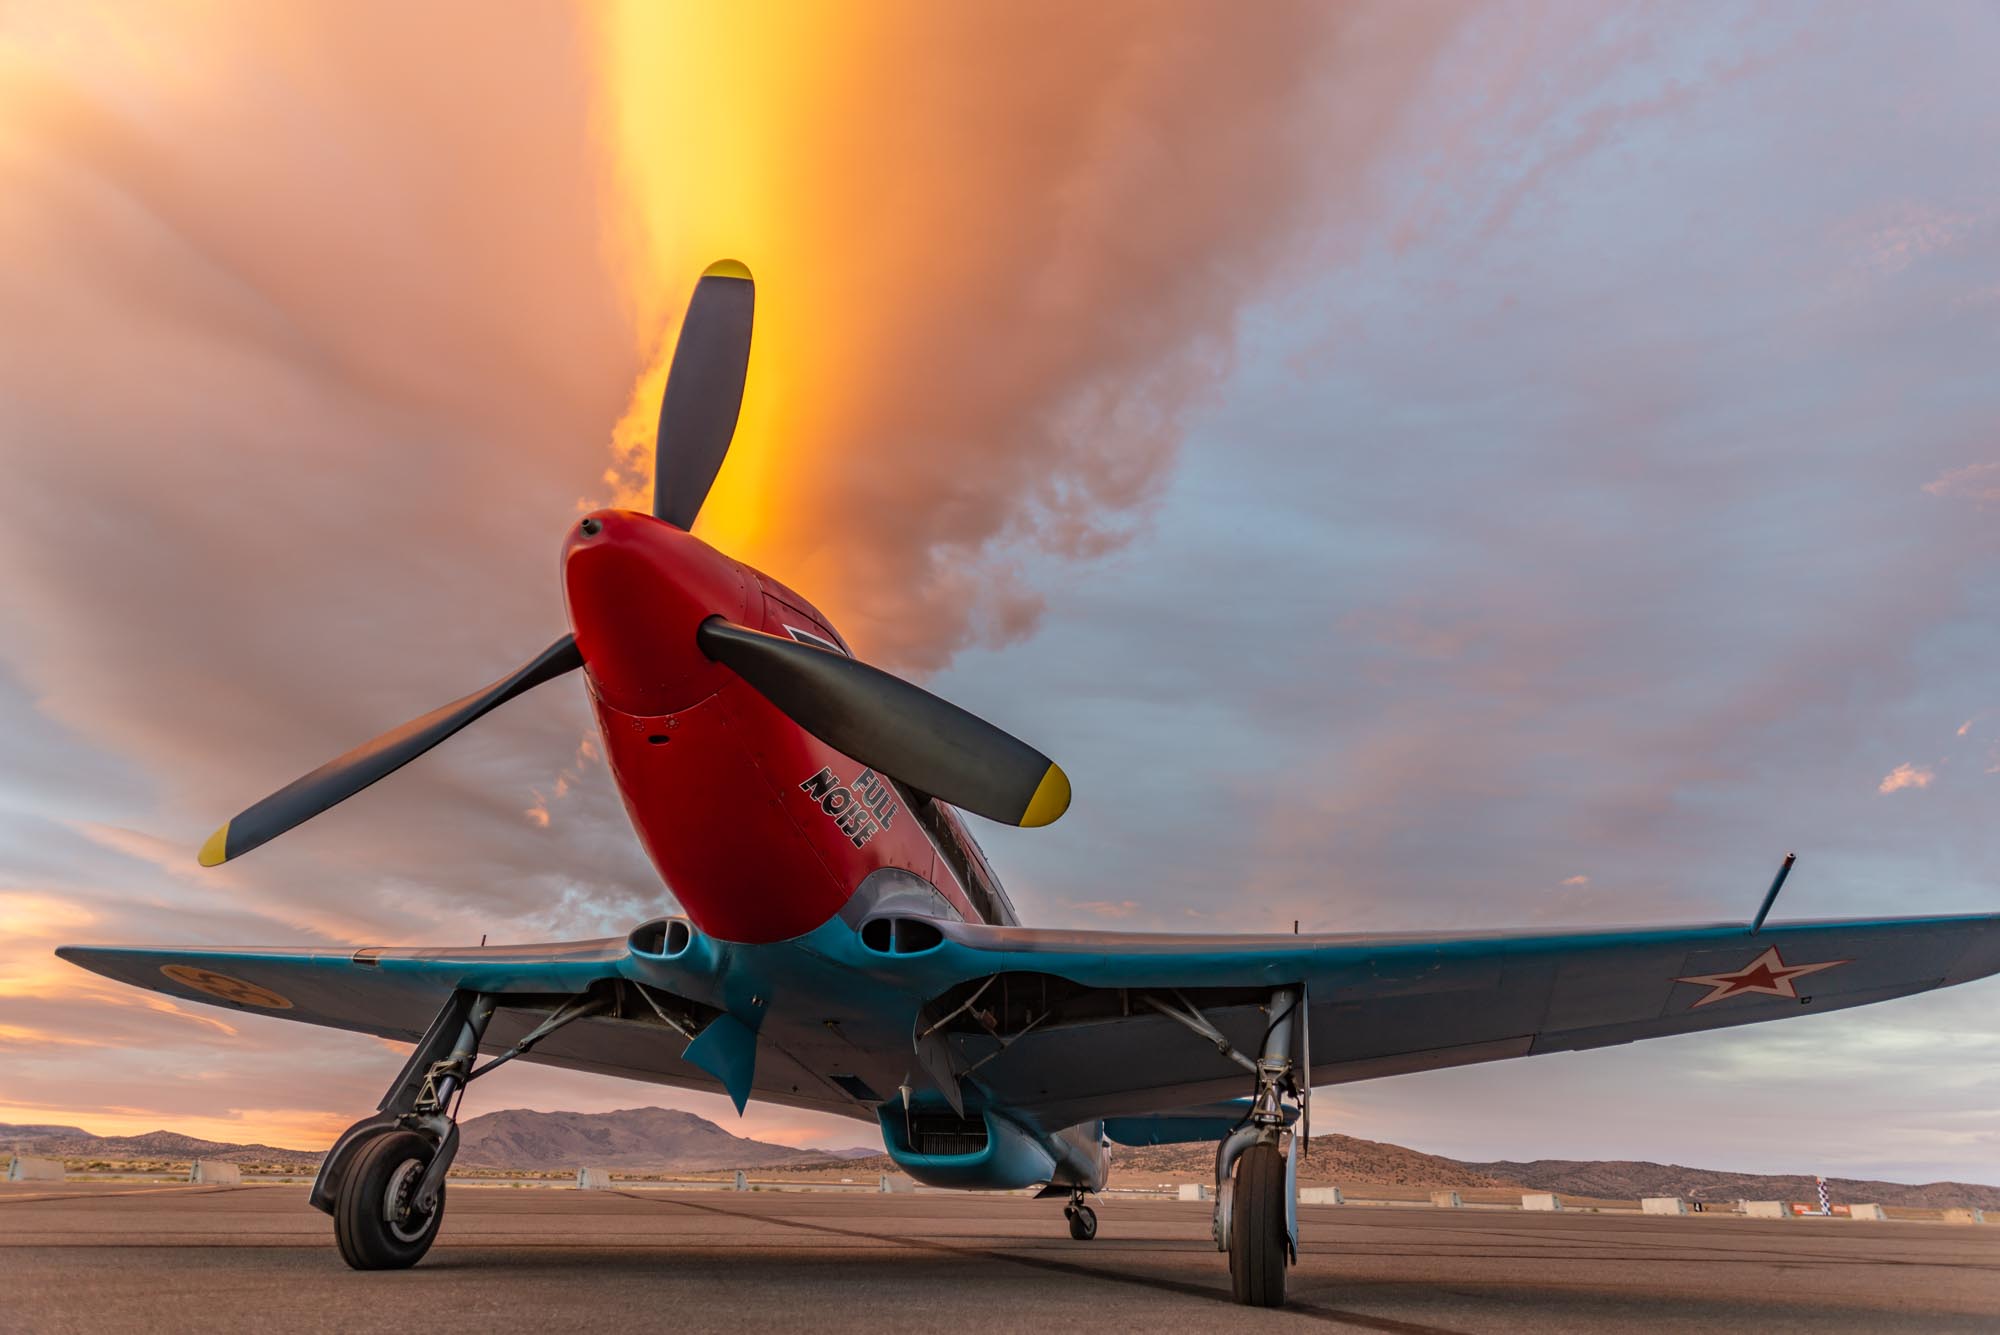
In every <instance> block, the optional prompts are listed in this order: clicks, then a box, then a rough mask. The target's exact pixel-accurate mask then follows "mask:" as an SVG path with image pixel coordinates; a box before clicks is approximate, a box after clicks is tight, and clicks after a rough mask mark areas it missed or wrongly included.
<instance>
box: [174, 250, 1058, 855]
mask: <svg viewBox="0 0 2000 1335" xmlns="http://www.w3.org/2000/svg"><path fill="white" fill-rule="evenodd" d="M755 310H756V285H755V283H754V281H753V280H752V279H751V277H750V270H749V269H748V268H746V267H744V265H743V264H741V263H740V262H738V261H736V260H721V261H718V262H716V263H714V264H711V265H710V266H708V268H707V269H706V270H704V271H703V272H702V275H701V278H700V280H699V281H698V282H697V283H696V284H695V289H694V296H693V297H692V298H690V299H689V301H688V309H687V317H686V319H685V320H683V321H682V324H681V333H680V340H679V342H678V343H677V344H676V345H675V348H674V359H673V364H672V366H671V368H670V369H669V371H668V373H667V387H666V392H665V393H664V394H663V395H662V396H661V400H660V429H659V438H658V440H657V442H656V443H655V447H654V448H655V470H654V485H653V514H654V516H655V517H656V518H659V519H663V520H665V521H666V522H667V523H670V524H673V525H674V526H676V527H677V528H680V529H683V530H685V529H689V528H692V527H693V526H694V521H695V517H696V516H697V515H699V514H700V513H701V507H702V503H703V502H704V501H705V500H707V499H708V492H709V488H710V487H712V486H713V485H714V483H715V477H716V474H717V473H718V472H720V471H721V469H722V462H723V459H724V458H725V457H726V456H727V455H728V453H729V442H730V439H731V438H732V437H733V436H734V435H735V433H736V418H737V414H738V413H739V411H740V410H741V408H742V405H743V383H744V377H745V375H746V373H747V372H748V369H749V364H750V332H751V325H752V321H753V316H754V314H755ZM696 640H697V642H698V644H699V646H700V648H701V650H702V651H703V652H704V653H706V654H707V655H708V656H709V657H710V658H712V659H715V660H716V661H718V662H721V663H724V664H726V665H727V666H728V667H730V668H731V669H733V670H734V671H735V672H736V673H737V674H738V675H739V676H741V677H742V678H743V679H744V680H745V681H746V682H747V683H749V685H750V686H751V687H752V688H753V689H755V690H756V691H758V692H759V693H761V694H762V695H763V696H764V697H765V698H766V699H768V700H770V702H771V703H772V704H773V705H775V706H776V707H777V708H778V709H779V710H780V711H782V712H783V713H784V714H785V715H786V716H787V717H789V718H790V719H791V720H792V721H793V722H795V723H797V724H798V725H799V726H800V727H801V728H803V729H805V730H806V731H807V732H809V733H811V734H812V735H813V736H815V737H817V738H819V739H820V740H821V741H823V742H825V743H826V744H827V745H829V746H831V747H833V748H834V749H835V750H838V751H841V752H843V753H844V754H846V755H849V756H852V757H853V758H854V759H856V760H858V761H860V762H861V763H863V764H865V765H867V766H869V767H870V768H871V769H875V770H879V771H880V772H882V773H883V774H887V775H890V776H892V777H894V778H896V779H898V780H900V781H902V782H904V783H907V784H909V785H910V786H911V787H913V788H916V789H918V790H920V791H922V792H925V793H928V794H930V795H931V796H933V797H936V798H939V799H941V800H943V801H946V802H949V803H951V804H952V805H954V806H959V807H963V808H964V809H965V810H967V811H974V812H977V813H979V814H980V815H982V816H986V817H988V818H990V819H992V820H997V821H1004V822H1006V823H1008V824H1012V825H1046V824H1048V823H1049V822H1050V821H1053V820H1054V819H1056V817H1058V816H1060V815H1062V814H1063V812H1064V811H1065V810H1066V809H1067V808H1068V807H1069V800H1070V786H1069V779H1068V777H1067V776H1066V775H1065V774H1064V773H1063V772H1062V770H1061V769H1060V768H1058V767H1057V766H1056V765H1055V764H1054V763H1053V762H1051V761H1050V760H1049V758H1048V757H1047V756H1045V755H1043V754H1042V753H1041V752H1039V751H1037V750H1035V749H1034V748H1033V747H1031V746H1029V745H1028V744H1027V743H1026V742H1023V741H1021V740H1019V739H1018V738H1016V737H1014V736H1012V735H1011V734H1009V733H1006V732H1003V731H1002V730H1001V729H999V728H996V727H994V726H993V725H992V724H990V723H988V722H986V721H985V720H983V719H980V718H978V717H976V716H974V715H972V714H969V713H967V712H966V711H965V710H963V709H960V708H959V707H958V706H956V705H953V704H949V703H947V702H946V701H944V700H940V699H939V698H938V697H937V696H935V695H932V694H931V693H930V692H929V691H926V690H924V689H923V688H922V687H919V686H915V685H912V684H911V683H909V682H907V681H904V680H903V679H902V678H900V677H896V676H894V675H892V674H890V673H887V672H884V671H882V670H881V669H880V668H875V667H870V666H869V665H868V664H866V663H862V662H859V661H857V660H855V659H852V658H849V657H847V656H846V655H844V654H840V653H836V652H834V651H831V650H828V649H821V648H818V647H815V646H813V645H808V644H801V643H799V642H798V641H796V640H791V639H786V638H783V637H780V636H776V635H767V634H765V633H764V632H762V631H757V630H751V629H749V628H747V627H744V626H739V625H736V624H734V623H733V622H730V621H728V620H726V619H724V618H721V617H711V618H710V619H709V620H708V621H707V622H705V623H703V624H702V626H701V628H700V629H699V630H698V631H697V632H696ZM583 665H584V661H583V655H582V653H581V652H580V651H579V650H578V649H577V645H576V638H575V636H573V635H565V636H563V637H562V638H561V639H560V640H557V641H556V642H555V643H554V644H552V645H550V646H549V647H548V648H547V649H544V650H543V651H542V652H541V653H540V654H538V655H537V656H536V657H535V658H533V659H531V660H530V661H529V662H527V663H525V664H523V665H522V666H521V667H520V668H519V669H517V670H516V671H514V672H513V673H511V674H510V675H508V676H506V677H503V678H501V679H500V680H499V681H496V682H494V683H493V684H492V685H490V686H488V687H486V688H485V689H483V690H478V691H474V692H473V693H472V694H471V695H468V696H466V697H464V698H463V699H460V700H454V701H453V702H452V703H450V704H448V705H445V706H444V707H442V708H440V709H434V710H432V711H431V712H430V713H428V714H425V715H423V716H421V717H419V718H414V719H411V720H410V721H409V722H408V723H405V724H403V725H402V726H401V727H399V728H395V729H393V730H391V731H389V732H385V733H383V734H382V735H381V736H380V737H377V738H375V739H374V740H373V741H370V742H367V743H364V744H363V745H361V746H358V747H356V748H355V749H354V750H352V751H349V752H348V753H347V754H346V755H344V756H341V757H339V758H338V759H336V760H331V761H328V762H327V763H326V764H324V765H322V766H320V767H319V768H318V769H316V770H314V771H313V772H312V773H310V774H307V775H305V776H304V777H302V778H299V779H297V780H294V781H293V782H292V783H289V784H287V785H286V786H285V787H283V788H280V789H279V790H278V791H277V792H275V793H272V794H271V795H270V796H269V797H266V798H265V799H263V800H262V801H261V802H258V803H256V804H254V805H252V806H250V807H248V808H246V809H245V810H244V811H242V812H241V813H239V814H238V815H236V816H235V817H234V818H232V819H231V820H229V821H227V822H225V823H224V824H223V826H222V828H221V829H219V830H217V831H216V832H215V833H214V834H212V835H210V836H209V838H208V841H207V842H206V843H204V844H203V845H202V846H201V855H200V858H201V865H202V866H204V867H213V866H217V865H219V864H221V863H224V862H227V861H229V860H230V859H231V858H236V857H241V856H242V855H243V854H245V853H247V852H249V851H250V850H251V849H253V848H257V847H259V846H260V845H262V844H265V843H268V842H269V841H270V840H272V839H275V838H277V837H278V836H279V835H281V834H283V833H284V832H285V831H287V830H289V829H291V828H292V827H294V826H296V825H300V824H303V823H304V822H306V821H308V820H311V819H312V818H313V817H314V816H317V815H319V814H320V813H321V812H322V811H325V810H326V809H327V808H329V807H332V806H334V805H336V804H338V803H340V802H344V801H346V800H347V799H348V798H350V797H352V796H354V795H355V794H356V793H358V792H360V791H361V790H362V789H364V788H366V787H368V785H370V784H372V783H375V782H376V781H378V780H380V779H384V778H387V777H388V776H389V775H391V774H393V773H395V772H396V771H397V770H399V769H401V768H402V767H403V766H405V765H407V764H409V763H410V762H411V761H412V760H415V759H416V758H417V757H418V756H420V755H422V754H423V753H424V752H426V751H428V750H430V749H431V748H432V747H434V746H436V745H437V744H438V743H440V742H442V741H444V740H445V739H446V738H447V737H450V736H451V735H452V734H453V733H455V732H457V731H458V730H459V729H461V728H463V727H465V726H466V725H467V724H469V723H471V722H473V721H474V720H476V719H478V718H481V717H483V716H484V715H486V714H488V713H491V712H492V711H493V710H495V709H497V708H499V707H500V706H501V705H503V704H505V703H507V702H508V701H509V700H512V699H513V698H514V697H516V696H518V695H522V694H525V693H526V692H528V691H531V690H533V689H534V688H535V687H537V686H540V685H542V684H543V683H544V682H548V681H553V680H554V679H556V678H557V677H560V676H563V675H564V674H566V673H570V672H574V671H576V670H577V669H578V668H580V667H582V666H583Z"/></svg>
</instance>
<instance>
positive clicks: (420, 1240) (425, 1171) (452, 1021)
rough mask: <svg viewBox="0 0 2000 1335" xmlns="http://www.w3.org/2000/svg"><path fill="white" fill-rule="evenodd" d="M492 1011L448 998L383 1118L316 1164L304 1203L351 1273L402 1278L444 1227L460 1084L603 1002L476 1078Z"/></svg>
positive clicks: (575, 1007)
mask: <svg viewBox="0 0 2000 1335" xmlns="http://www.w3.org/2000/svg"><path fill="white" fill-rule="evenodd" d="M498 1004H499V1003H498V1000H497V999H496V998H495V997H492V996H487V995H482V994H480V993H476V992H454V993H452V994H451V999H450V1000H449V1001H447V1002H445V1004H444V1009H442V1010H440V1011H439V1012H438V1014H437V1018H436V1019H435V1020H432V1021H431V1026H430V1028H429V1029H428V1030H426V1031H425V1032H424V1036H423V1038H422V1039H421V1040H419V1041H418V1043H417V1049H416V1051H415V1052H412V1053H411V1054H410V1059H409V1061H407V1062H405V1063H404V1065H403V1070H402V1072H401V1074H399V1075H398V1076H397V1077H396V1081H395V1083H394V1084H392V1085H390V1086H389V1092H388V1093H387V1094H384V1095H383V1096H382V1102H381V1103H380V1104H379V1105H377V1106H378V1107H379V1109H380V1111H379V1112H377V1113H376V1115H375V1116H373V1117H368V1118H364V1119H362V1120H361V1121H359V1122H356V1123H355V1124H354V1125H353V1126H350V1127H348V1128H347V1130H346V1131H344V1132H342V1133H341V1137H340V1139H339V1140H337V1141H335V1142H334V1144H333V1148H332V1149H331V1150H329V1151H327V1155H326V1158H325V1159H324V1160H323V1161H322V1162H321V1163H320V1167H319V1177H318V1178H316V1179H315V1180H314V1181H313V1189H312V1195H311V1197H310V1200H311V1201H312V1204H313V1206H314V1207H315V1208H316V1209H320V1210H324V1211H326V1213H328V1214H330V1215H332V1216H333V1237H334V1241H335V1242H336V1243H338V1244H339V1246H340V1255H341V1259H342V1260H344V1261H346V1262H347V1264H349V1265H350V1266H353V1267H354V1268H355V1269H356V1270H406V1269H408V1268H409V1267H410V1266H413V1265H415V1264H416V1263H417V1262H418V1261H420V1260H422V1259H423V1257H424V1253H425V1252H427V1251H429V1250H430V1249H431V1243H432V1242H433V1241H435V1240H436V1238H437V1231H438V1224H439V1222H440V1221H442V1220H443V1218H444V1180H445V1174H446V1173H447V1172H449V1171H450V1169H451V1161H452V1158H453V1157H454V1156H455V1155H456V1154H457V1153H458V1102H459V1099H460V1097H461V1096H462V1095H463V1094H464V1092H465V1087H466V1085H468V1084H469V1083H471V1082H472V1081H473V1080H474V1079H475V1078H477V1077H479V1076H482V1075H484V1074H486V1072H488V1071H490V1070H492V1069H493V1068H494V1067H496V1066H498V1065H500V1063H502V1062H505V1061H511V1060H512V1059H514V1058H515V1057H518V1056H520V1055H521V1054H522V1053H524V1052H526V1051H527V1050H528V1049H529V1048H531V1047H533V1046H534V1045H535V1044H536V1043H538V1042H540V1041H541V1040H542V1039H543V1038H545V1037H547V1036H548V1035H549V1034H552V1033H554V1032H555V1031H556V1030H558V1029H560V1028H562V1027H563V1026H564V1025H566V1024H568V1023H570V1022H571V1021H572V1020H577V1019H581V1018H582V1017H583V1016H586V1015H594V1014H596V1013H597V1012H598V1011H601V1010H603V1009H604V1007H605V1004H606V1003H605V1001H604V1000H603V999H602V998H593V997H587V996H585V997H577V998H574V999H572V1000H571V1001H570V1002H569V1003H568V1004H566V1005H564V1006H562V1007H561V1008H560V1009H558V1010H557V1011H556V1012H555V1013H554V1014H552V1015H551V1016H549V1018H548V1019H546V1020H544V1021H543V1022H542V1023H541V1024H539V1025H537V1026H536V1027H535V1028H534V1029H533V1030H531V1031H529V1033H528V1034H527V1035H525V1036H524V1037H523V1038H522V1039H521V1040H520V1041H519V1042H517V1043H516V1044H515V1045H514V1046H513V1047H511V1048H509V1049H508V1050H507V1051H506V1052H504V1053H502V1054H500V1055H499V1056H498V1057H495V1058H494V1059H493V1060H492V1061H490V1062H488V1063H486V1065H484V1066H482V1067H479V1068H478V1069H477V1070H475V1069H473V1062H474V1061H476V1060H477V1059H478V1056H479V1043H480V1040H481V1039H482V1038H484V1037H485V1035H486V1026H487V1023H488V1022H489V1021H491V1020H492V1018H493V1012H494V1010H495V1008H496V1007H497V1006H498Z"/></svg>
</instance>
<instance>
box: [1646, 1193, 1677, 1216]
mask: <svg viewBox="0 0 2000 1335" xmlns="http://www.w3.org/2000/svg"><path fill="white" fill-rule="evenodd" d="M1639 1212H1640V1213H1641V1214H1686V1213H1687V1212H1688V1203H1687V1202H1686V1201H1684V1200H1682V1199H1681V1198H1680V1197H1678V1196H1647V1197H1645V1198H1644V1199H1642V1200H1641V1201H1640V1202H1639Z"/></svg>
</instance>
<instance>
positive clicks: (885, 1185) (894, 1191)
mask: <svg viewBox="0 0 2000 1335" xmlns="http://www.w3.org/2000/svg"><path fill="white" fill-rule="evenodd" d="M916 1189H917V1184H916V1183H915V1182H914V1181H912V1180H911V1179H909V1178H907V1177H904V1176H903V1175H902V1174H901V1173H884V1174H882V1194H883V1195H884V1196H899V1195H901V1194H902V1193H904V1192H906V1191H915V1190H916Z"/></svg>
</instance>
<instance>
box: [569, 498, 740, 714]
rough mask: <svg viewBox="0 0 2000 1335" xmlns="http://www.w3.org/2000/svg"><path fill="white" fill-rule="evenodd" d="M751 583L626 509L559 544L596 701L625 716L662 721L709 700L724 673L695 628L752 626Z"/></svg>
mask: <svg viewBox="0 0 2000 1335" xmlns="http://www.w3.org/2000/svg"><path fill="white" fill-rule="evenodd" d="M754 591H755V585H754V583H753V581H752V580H751V579H750V578H749V576H747V575H746V574H745V573H744V571H743V568H742V567H741V566H739V565H737V564H736V562H734V561H732V560H730V559H729V558H728V557H726V556H723V555H722V554H721V553H719V552H717V551H716V550H715V549H714V548H712V547H710V546H709V545H708V544H707V543H705V542H703V541H702V540H701V539H699V538H697V537H695V536H694V535H693V534H691V533H688V532H686V531H684V530H682V529H678V528H675V527H674V526H673V525H672V524H669V523H667V522H666V521H665V520H662V519H655V518H653V517H652V516H651V515H646V514H639V513H637V512H635V511H631V510H599V511H597V512H595V513H594V514H589V515H585V516H584V518H583V519H582V520H581V521H580V522H579V523H578V524H577V525H576V526H575V527H573V528H571V529H570V532H569V539H568V541H567V542H565V543H564V544H563V592H564V596H565V599H566V601H567V602H568V604H569V623H570V629H571V630H573V631H574V632H575V633H576V645H577V648H578V649H579V650H581V651H582V653H583V661H584V665H585V667H586V670H587V671H588V672H589V673H590V680H591V684H592V685H593V686H594V687H595V688H596V691H597V694H598V696H599V698H600V699H602V700H603V701H604V702H605V703H606V704H608V705H610V706H611V707H612V708H614V709H617V710H620V711H622V712H624V713H627V714H638V715H656V714H669V713H673V712H675V711H676V710H680V709H685V708H687V707H688V706H689V705H693V704H696V703H698V702H700V701H701V700H703V699H706V698H707V697H708V696H710V695H712V694H714V692H715V691H716V689H717V688H718V687H719V686H720V685H722V683H723V682H724V681H725V680H726V676H725V675H724V674H726V673H727V671H728V669H726V668H724V667H722V666H721V665H719V664H717V663H714V662H711V661H710V660H709V658H708V656H707V655H706V654H704V653H702V651H701V649H700V647H699V646H698V645H697V644H696V643H695V630H696V628H697V627H699V626H700V625H701V623H702V622H704V621H706V620H707V619H708V618H709V617H712V616H724V617H727V618H729V619H730V620H731V621H737V622H748V624H751V625H756V624H758V622H759V621H760V620H761V607H760V608H759V609H758V612H757V613H755V614H753V613H752V612H751V610H750V598H751V595H752V593H753V592H754Z"/></svg>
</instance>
